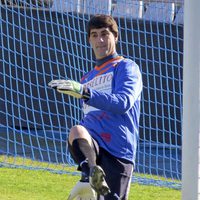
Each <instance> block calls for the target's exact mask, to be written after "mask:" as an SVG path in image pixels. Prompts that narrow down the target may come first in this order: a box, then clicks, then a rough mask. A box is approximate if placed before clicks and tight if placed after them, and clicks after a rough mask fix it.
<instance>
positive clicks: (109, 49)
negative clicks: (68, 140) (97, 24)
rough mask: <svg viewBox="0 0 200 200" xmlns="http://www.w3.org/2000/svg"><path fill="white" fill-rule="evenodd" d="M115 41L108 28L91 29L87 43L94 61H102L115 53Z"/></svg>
mask: <svg viewBox="0 0 200 200" xmlns="http://www.w3.org/2000/svg"><path fill="white" fill-rule="evenodd" d="M117 39H118V38H117V37H115V36H114V35H113V33H112V32H111V31H110V30H109V28H98V29H91V30H90V37H89V42H90V44H91V46H92V48H93V51H94V54H95V57H96V59H102V58H104V57H106V56H109V55H111V54H113V53H115V51H116V42H117Z"/></svg>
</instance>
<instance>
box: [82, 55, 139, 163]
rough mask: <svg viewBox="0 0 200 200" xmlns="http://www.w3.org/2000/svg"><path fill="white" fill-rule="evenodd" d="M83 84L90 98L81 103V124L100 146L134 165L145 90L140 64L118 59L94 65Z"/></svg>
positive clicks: (84, 78) (83, 79) (118, 57)
mask: <svg viewBox="0 0 200 200" xmlns="http://www.w3.org/2000/svg"><path fill="white" fill-rule="evenodd" d="M81 83H82V84H84V85H86V86H87V87H88V88H89V91H90V95H91V97H90V99H89V100H87V101H83V102H82V103H83V107H82V108H83V112H84V118H83V119H82V121H81V123H80V124H81V125H83V126H84V127H85V128H86V129H87V130H88V131H89V133H90V134H91V136H92V137H93V138H94V139H95V140H96V141H97V142H98V143H99V146H100V147H102V148H103V149H105V150H106V151H108V152H109V153H110V154H112V155H113V156H116V157H118V158H123V159H126V160H129V161H131V162H132V163H133V164H135V156H136V148H137V139H138V130H139V116H140V99H141V91H142V77H141V72H140V70H139V67H138V65H137V64H136V63H135V62H133V61H132V60H130V59H124V58H123V57H120V56H117V57H115V58H112V59H110V60H109V61H107V62H105V63H103V64H102V65H101V66H95V68H94V69H93V70H91V71H90V72H89V73H87V74H86V75H85V76H84V77H83V78H82V80H81Z"/></svg>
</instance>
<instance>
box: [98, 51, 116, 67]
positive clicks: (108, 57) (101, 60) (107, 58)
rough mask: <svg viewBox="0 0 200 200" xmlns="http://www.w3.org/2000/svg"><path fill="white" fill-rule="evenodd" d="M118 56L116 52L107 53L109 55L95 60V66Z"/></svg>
mask: <svg viewBox="0 0 200 200" xmlns="http://www.w3.org/2000/svg"><path fill="white" fill-rule="evenodd" d="M117 56H118V54H117V53H114V54H112V55H109V56H106V57H105V58H102V59H98V60H96V66H101V65H102V64H104V63H105V62H107V61H109V60H111V59H113V58H116V57H117Z"/></svg>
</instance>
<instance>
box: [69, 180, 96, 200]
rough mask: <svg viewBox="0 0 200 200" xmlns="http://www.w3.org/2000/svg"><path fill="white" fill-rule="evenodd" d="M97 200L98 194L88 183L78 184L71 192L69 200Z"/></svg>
mask: <svg viewBox="0 0 200 200" xmlns="http://www.w3.org/2000/svg"><path fill="white" fill-rule="evenodd" d="M73 199H76V200H96V199H97V197H96V193H95V191H94V190H93V189H92V188H91V186H90V183H88V182H80V181H79V182H78V183H77V184H76V185H75V186H74V188H73V189H72V190H71V192H70V195H69V197H68V199H67V200H73Z"/></svg>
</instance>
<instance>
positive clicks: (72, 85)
mask: <svg viewBox="0 0 200 200" xmlns="http://www.w3.org/2000/svg"><path fill="white" fill-rule="evenodd" d="M48 86H50V87H51V88H54V89H56V90H57V91H58V92H60V93H63V94H68V95H70V96H73V97H76V98H79V99H80V98H89V94H85V93H84V87H83V85H82V84H80V83H78V82H76V81H72V80H52V81H51V82H49V83H48ZM83 93H84V94H85V95H84V94H83Z"/></svg>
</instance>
